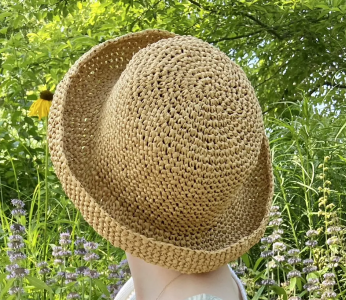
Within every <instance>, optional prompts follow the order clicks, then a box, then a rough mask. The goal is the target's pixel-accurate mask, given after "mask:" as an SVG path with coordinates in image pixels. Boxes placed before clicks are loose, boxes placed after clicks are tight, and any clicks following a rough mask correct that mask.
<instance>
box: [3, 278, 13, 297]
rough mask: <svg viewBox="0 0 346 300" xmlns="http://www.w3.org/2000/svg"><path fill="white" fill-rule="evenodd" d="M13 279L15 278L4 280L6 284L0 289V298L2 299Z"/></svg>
mask: <svg viewBox="0 0 346 300" xmlns="http://www.w3.org/2000/svg"><path fill="white" fill-rule="evenodd" d="M15 280H16V279H15V278H12V279H10V280H8V281H6V285H5V286H4V287H3V289H2V290H1V293H0V299H4V295H5V294H6V293H7V292H8V290H9V289H10V288H11V286H12V284H13V282H14V281H15Z"/></svg>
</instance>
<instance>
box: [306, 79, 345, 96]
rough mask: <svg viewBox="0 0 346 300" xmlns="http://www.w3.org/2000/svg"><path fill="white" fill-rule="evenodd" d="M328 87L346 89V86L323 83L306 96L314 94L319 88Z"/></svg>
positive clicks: (328, 82)
mask: <svg viewBox="0 0 346 300" xmlns="http://www.w3.org/2000/svg"><path fill="white" fill-rule="evenodd" d="M324 85H325V86H329V87H335V88H338V89H346V85H343V84H338V83H331V82H330V81H325V82H323V83H321V84H319V85H317V86H315V87H314V88H313V89H312V90H310V91H309V93H308V95H309V96H311V95H312V94H313V93H314V92H316V91H317V90H318V89H319V88H320V87H321V86H324Z"/></svg>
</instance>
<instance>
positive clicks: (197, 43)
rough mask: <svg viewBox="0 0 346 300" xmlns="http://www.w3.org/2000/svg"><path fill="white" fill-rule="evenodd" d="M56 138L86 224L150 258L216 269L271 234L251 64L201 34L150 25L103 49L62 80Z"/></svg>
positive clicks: (56, 153)
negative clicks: (244, 68)
mask: <svg viewBox="0 0 346 300" xmlns="http://www.w3.org/2000/svg"><path fill="white" fill-rule="evenodd" d="M48 138H49V148H50V153H51V159H52V162H53V165H54V168H55V171H56V174H57V176H58V178H59V180H60V181H61V183H62V186H63V188H64V190H65V192H66V194H67V196H68V197H69V198H70V199H71V200H72V201H73V203H74V204H75V206H76V207H77V208H78V209H79V210H80V212H81V214H82V215H83V217H84V218H85V220H86V221H87V222H88V223H89V224H90V225H91V226H92V227H93V228H94V229H95V230H96V231H97V232H98V233H99V234H100V235H101V236H102V237H104V238H105V239H107V240H108V241H109V242H111V243H112V244H113V245H114V246H116V247H120V248H122V249H123V250H125V251H127V252H129V253H131V254H132V255H134V256H137V257H139V258H141V259H143V260H145V261H146V262H148V263H152V264H156V265H160V266H163V267H166V268H169V269H174V270H177V271H180V272H182V273H187V274H189V273H201V272H208V271H212V270H215V269H217V268H218V267H220V266H222V265H224V264H226V263H228V262H230V261H232V260H235V259H237V258H238V257H240V256H241V255H242V254H244V253H245V252H246V251H248V250H249V249H250V248H251V247H252V246H253V245H254V244H255V243H257V242H258V241H259V239H260V238H261V237H262V236H263V234H264V231H265V227H266V225H267V222H268V216H269V209H270V206H271V201H272V194H273V176H272V166H271V160H270V151H269V146H268V139H267V137H266V135H265V132H264V126H263V119H262V112H261V108H260V106H259V103H258V100H257V98H256V96H255V92H254V89H253V88H252V86H251V84H250V82H249V80H248V79H247V77H246V75H245V73H244V72H243V71H242V69H241V68H240V67H239V66H238V65H237V64H236V63H234V62H233V61H231V60H230V59H229V57H228V56H227V55H226V54H224V53H223V52H221V51H220V50H218V49H217V48H215V47H214V46H212V45H210V44H208V43H206V42H204V41H202V40H200V39H197V38H195V37H192V36H180V35H176V34H173V33H170V32H167V31H162V30H145V31H141V32H138V33H131V34H127V35H124V36H121V37H119V38H116V39H112V40H108V41H106V42H104V43H102V44H100V45H98V46H95V47H93V48H92V49H91V50H90V51H88V52H87V53H85V54H84V55H83V56H82V57H80V58H79V59H78V60H77V61H76V62H75V64H74V65H73V66H72V67H71V68H70V70H69V71H68V72H67V74H66V75H65V77H64V78H63V80H62V81H61V82H60V83H59V85H58V86H57V89H56V92H55V94H54V99H53V103H52V107H51V111H50V117H49V137H48Z"/></svg>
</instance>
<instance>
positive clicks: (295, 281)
mask: <svg viewBox="0 0 346 300" xmlns="http://www.w3.org/2000/svg"><path fill="white" fill-rule="evenodd" d="M296 285H297V277H294V278H291V279H290V286H289V289H290V291H293V290H294V289H295V288H296Z"/></svg>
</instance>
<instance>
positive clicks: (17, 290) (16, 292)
mask: <svg viewBox="0 0 346 300" xmlns="http://www.w3.org/2000/svg"><path fill="white" fill-rule="evenodd" d="M8 293H9V294H10V295H21V294H24V290H23V289H22V288H20V287H19V286H13V287H11V288H10V289H9V291H8Z"/></svg>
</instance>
